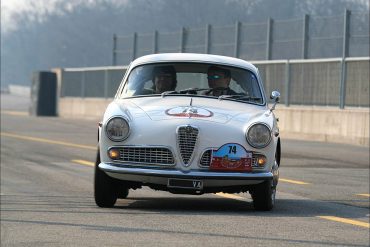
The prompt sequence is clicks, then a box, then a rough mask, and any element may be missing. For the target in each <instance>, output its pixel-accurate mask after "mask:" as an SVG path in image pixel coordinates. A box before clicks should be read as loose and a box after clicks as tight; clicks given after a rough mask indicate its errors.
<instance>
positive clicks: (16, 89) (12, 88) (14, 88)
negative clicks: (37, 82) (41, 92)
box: [8, 84, 31, 97]
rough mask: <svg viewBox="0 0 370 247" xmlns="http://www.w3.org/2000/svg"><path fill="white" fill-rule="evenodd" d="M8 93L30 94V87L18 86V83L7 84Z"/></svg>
mask: <svg viewBox="0 0 370 247" xmlns="http://www.w3.org/2000/svg"><path fill="white" fill-rule="evenodd" d="M8 87H9V93H10V94H12V95H19V96H26V97H30V96H31V87H29V86H20V85H12V84H10V85H9V86H8Z"/></svg>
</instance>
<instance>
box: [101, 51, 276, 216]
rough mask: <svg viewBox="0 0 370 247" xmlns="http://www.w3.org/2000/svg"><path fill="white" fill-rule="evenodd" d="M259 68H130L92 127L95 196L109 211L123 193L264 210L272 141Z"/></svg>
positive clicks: (147, 62)
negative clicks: (238, 198)
mask: <svg viewBox="0 0 370 247" xmlns="http://www.w3.org/2000/svg"><path fill="white" fill-rule="evenodd" d="M270 98H271V100H272V102H271V103H272V104H271V105H270V106H269V105H268V102H267V101H268V99H267V98H266V96H265V92H264V89H263V84H262V81H261V78H260V75H259V73H258V69H257V68H256V67H255V66H253V65H252V64H250V63H248V62H246V61H244V60H241V59H237V58H231V57H225V56H216V55H208V54H189V53H179V54H176V53H172V54H155V55H148V56H144V57H141V58H138V59H136V60H134V61H133V62H132V63H131V64H130V66H129V68H128V69H127V71H126V74H125V76H124V78H123V80H122V82H121V84H120V86H119V88H118V90H117V93H116V96H115V98H114V100H113V102H111V103H110V104H109V106H108V107H107V109H106V111H105V114H104V117H103V120H102V122H101V123H99V134H98V139H99V140H98V142H99V150H98V153H97V158H96V165H95V178H94V194H95V201H96V204H97V205H98V206H99V207H112V206H114V204H115V203H116V201H117V199H118V198H126V197H127V195H128V193H129V190H130V189H139V188H142V187H143V186H148V187H150V188H152V189H154V190H163V191H169V192H171V193H174V194H177V193H181V194H193V195H201V194H203V193H218V192H224V193H241V192H249V193H250V194H251V196H252V199H253V205H254V208H255V209H256V210H271V209H272V208H273V206H274V204H275V195H276V186H277V184H278V179H279V165H280V154H281V148H280V137H279V128H278V126H277V120H276V118H275V116H274V113H273V110H274V108H275V105H276V103H277V102H278V101H279V98H280V94H279V92H277V91H273V92H272V93H271V95H270Z"/></svg>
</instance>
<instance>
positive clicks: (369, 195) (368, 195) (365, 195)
mask: <svg viewBox="0 0 370 247" xmlns="http://www.w3.org/2000/svg"><path fill="white" fill-rule="evenodd" d="M356 196H364V197H370V194H356Z"/></svg>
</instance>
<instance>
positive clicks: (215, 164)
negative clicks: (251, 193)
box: [210, 143, 252, 171]
mask: <svg viewBox="0 0 370 247" xmlns="http://www.w3.org/2000/svg"><path fill="white" fill-rule="evenodd" d="M210 169H211V170H236V171H251V170H252V153H251V152H247V150H245V148H244V147H243V146H242V145H240V144H238V143H227V144H225V145H222V146H221V147H220V148H219V149H218V150H217V151H213V154H212V160H211V165H210Z"/></svg>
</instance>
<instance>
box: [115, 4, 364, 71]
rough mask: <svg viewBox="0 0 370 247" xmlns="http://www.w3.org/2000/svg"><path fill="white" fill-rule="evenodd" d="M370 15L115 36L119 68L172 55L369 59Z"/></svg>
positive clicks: (276, 21) (239, 24) (311, 18)
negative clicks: (137, 60) (155, 55)
mask: <svg viewBox="0 0 370 247" xmlns="http://www.w3.org/2000/svg"><path fill="white" fill-rule="evenodd" d="M369 43H370V40H369V13H368V12H358V11H356V12H351V11H349V10H346V11H345V12H344V14H342V15H336V16H315V15H304V16H303V17H302V18H299V19H291V20H273V19H268V20H266V21H265V22H261V23H240V22H236V23H235V24H234V25H227V26H212V25H208V24H207V25H206V26H205V27H203V28H182V29H181V30H179V31H177V32H158V31H154V32H153V33H149V34H138V33H134V34H132V35H129V36H117V35H114V37H113V51H112V53H113V61H112V64H113V65H117V64H122V65H126V64H129V63H130V62H131V61H132V60H133V59H135V58H137V57H139V56H143V55H147V54H151V53H168V52H188V53H190V52H191V53H209V54H216V55H226V56H232V57H238V58H241V59H245V60H271V59H273V60H275V59H310V58H311V59H312V58H333V57H364V56H369Z"/></svg>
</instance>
